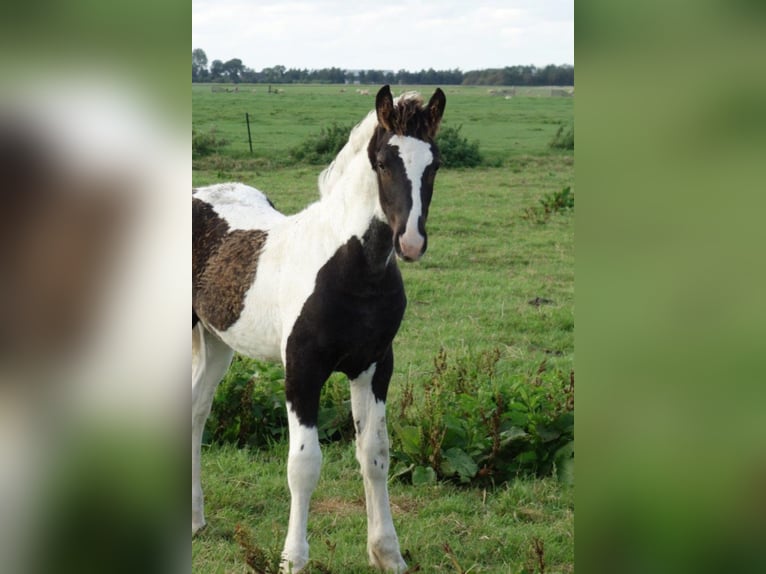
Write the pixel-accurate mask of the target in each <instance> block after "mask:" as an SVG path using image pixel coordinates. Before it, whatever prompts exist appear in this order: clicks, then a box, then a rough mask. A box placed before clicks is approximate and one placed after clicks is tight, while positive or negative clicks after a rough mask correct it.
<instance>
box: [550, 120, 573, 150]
mask: <svg viewBox="0 0 766 574" xmlns="http://www.w3.org/2000/svg"><path fill="white" fill-rule="evenodd" d="M548 145H549V146H550V147H551V148H554V149H572V150H573V149H574V124H569V125H565V124H561V125H560V126H559V129H558V130H557V131H556V135H554V136H553V139H552V140H551V142H550V143H549V144H548Z"/></svg>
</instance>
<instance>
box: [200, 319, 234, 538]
mask: <svg viewBox="0 0 766 574" xmlns="http://www.w3.org/2000/svg"><path fill="white" fill-rule="evenodd" d="M233 355H234V351H232V350H231V349H230V348H229V347H228V346H227V345H225V344H224V343H222V342H221V341H220V340H219V339H218V338H217V337H215V336H214V335H212V334H211V333H210V332H208V331H206V330H205V328H204V327H203V326H202V324H201V323H197V325H196V326H195V327H194V328H193V329H192V534H194V533H195V532H197V531H198V530H199V529H200V528H202V527H203V526H205V511H204V500H203V494H202V484H201V482H200V456H201V448H202V431H203V430H204V429H205V421H206V420H207V417H208V415H209V414H210V407H211V405H212V404H213V397H214V396H215V389H216V387H218V383H219V382H220V381H221V379H222V378H223V376H224V374H226V369H228V368H229V364H230V363H231V358H232V356H233Z"/></svg>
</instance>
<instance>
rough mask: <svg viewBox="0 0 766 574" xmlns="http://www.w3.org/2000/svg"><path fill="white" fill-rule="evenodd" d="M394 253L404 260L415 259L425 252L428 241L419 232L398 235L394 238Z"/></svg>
mask: <svg viewBox="0 0 766 574" xmlns="http://www.w3.org/2000/svg"><path fill="white" fill-rule="evenodd" d="M395 245H396V253H397V255H399V257H401V258H402V259H404V260H405V261H417V260H418V259H420V258H421V257H422V256H423V253H425V252H426V248H427V246H428V241H427V238H426V236H425V235H421V234H420V233H413V234H407V233H404V234H402V235H399V236H398V237H397V239H396V244H395Z"/></svg>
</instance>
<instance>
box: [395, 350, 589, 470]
mask: <svg viewBox="0 0 766 574" xmlns="http://www.w3.org/2000/svg"><path fill="white" fill-rule="evenodd" d="M499 358H500V351H498V350H497V349H494V350H493V351H489V352H484V353H480V354H478V355H473V356H472V355H467V356H463V357H458V358H456V359H453V360H450V359H449V358H448V357H447V353H446V352H445V351H444V350H442V351H440V353H439V354H438V355H437V356H436V358H435V359H434V370H433V373H432V374H431V376H430V378H429V379H428V380H426V381H422V382H420V383H419V385H418V386H422V387H423V393H424V394H423V398H422V400H418V401H415V400H414V398H413V394H414V393H413V383H412V382H411V381H410V382H408V383H407V384H406V385H405V388H404V390H403V393H402V398H401V399H400V402H399V405H398V409H397V408H396V406H394V407H393V409H392V412H397V410H398V412H399V417H398V420H396V422H394V424H393V425H392V427H393V428H392V431H393V432H392V435H393V442H392V459H393V460H394V461H395V464H394V470H393V474H394V475H395V476H399V477H403V476H409V477H410V478H411V480H412V482H413V484H427V483H432V482H435V481H436V480H437V479H447V480H454V481H457V482H460V483H464V484H467V483H471V482H480V483H481V482H485V481H490V480H491V481H493V482H501V481H505V480H509V479H511V478H513V477H514V476H517V475H519V474H533V475H538V476H545V475H550V474H551V473H552V472H553V470H554V469H555V470H556V473H557V475H558V477H559V478H560V479H561V480H562V481H564V482H572V481H573V478H572V475H573V465H574V372H570V373H562V372H560V371H557V370H550V369H549V368H548V367H547V365H546V363H545V362H543V363H542V364H541V365H540V366H539V368H538V369H537V370H536V372H535V373H531V374H529V375H528V376H527V377H524V378H522V379H519V380H515V381H512V380H509V379H508V378H506V377H498V376H497V373H496V368H497V364H498V360H499ZM416 403H417V404H416ZM392 418H393V417H392Z"/></svg>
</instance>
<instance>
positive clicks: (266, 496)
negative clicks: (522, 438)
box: [192, 443, 574, 574]
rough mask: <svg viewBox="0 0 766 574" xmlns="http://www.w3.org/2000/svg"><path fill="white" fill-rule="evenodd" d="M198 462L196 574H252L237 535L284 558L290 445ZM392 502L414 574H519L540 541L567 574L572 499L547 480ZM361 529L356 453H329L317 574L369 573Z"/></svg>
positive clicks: (403, 493)
mask: <svg viewBox="0 0 766 574" xmlns="http://www.w3.org/2000/svg"><path fill="white" fill-rule="evenodd" d="M204 455H205V456H204V457H203V468H202V472H203V476H204V477H205V487H206V490H205V494H206V508H207V520H208V526H207V527H206V528H205V529H204V530H203V531H202V532H201V533H200V534H198V535H197V537H196V538H195V539H194V542H193V544H192V563H193V565H194V571H195V572H211V573H213V572H216V573H217V572H227V573H228V572H243V573H244V572H249V571H250V570H248V568H247V566H246V565H245V563H244V560H243V550H242V548H241V547H240V545H239V544H238V543H237V542H236V540H235V531H236V529H237V526H238V525H239V526H240V527H242V528H244V529H245V531H246V532H247V533H248V535H249V538H250V540H251V542H252V543H253V544H254V545H256V546H257V547H259V548H261V549H263V550H264V551H265V552H267V553H268V554H271V555H273V556H276V555H278V554H279V552H280V551H281V547H282V543H283V542H284V536H285V534H286V533H287V514H288V512H289V492H288V489H287V480H286V478H285V474H284V464H285V460H286V456H287V448H286V445H282V444H280V445H277V446H275V447H274V448H273V449H270V450H268V451H257V452H253V451H250V450H247V449H235V448H233V447H231V446H226V447H213V448H211V449H209V450H206V451H205V453H204ZM390 495H391V503H392V510H393V516H394V522H395V524H396V526H397V531H398V535H399V541H400V543H401V548H402V552H403V553H404V554H405V555H406V557H407V561H408V565H409V566H410V567H411V568H412V567H415V566H417V565H419V566H420V568H421V571H423V572H453V573H454V572H458V571H459V570H457V569H456V567H455V564H454V562H453V559H454V560H455V561H457V563H458V564H459V566H460V567H461V569H462V570H463V571H469V570H470V572H493V573H494V572H497V573H502V572H507V573H513V574H516V573H519V572H521V571H522V570H523V569H524V568H525V566H528V565H529V564H537V558H536V554H535V550H534V548H535V540H536V539H537V540H540V541H542V543H543V548H544V560H545V563H546V572H549V573H550V572H572V571H573V552H572V548H573V533H574V492H573V489H572V488H568V487H561V486H560V485H559V484H557V483H556V482H555V481H554V480H553V479H546V480H517V481H514V482H513V483H510V484H506V485H503V486H500V487H498V488H494V489H486V490H483V489H460V488H458V487H456V486H453V485H449V484H437V485H435V486H428V487H425V486H424V487H418V488H415V487H412V486H408V485H405V484H402V483H398V482H392V483H391V485H390ZM366 529H367V525H366V514H365V511H364V490H363V487H362V480H361V477H360V476H359V473H358V470H357V463H356V460H355V458H354V448H353V445H351V444H340V443H335V444H332V445H329V446H327V447H325V448H324V465H323V468H322V476H321V479H320V487H319V488H318V489H317V491H316V492H315V494H314V497H313V499H312V502H311V512H310V519H309V544H311V557H312V561H314V562H315V563H316V564H315V568H316V569H315V570H314V572H319V571H321V570H320V569H319V568H320V567H322V566H323V567H326V568H328V569H329V570H331V571H332V572H336V573H354V572H361V573H371V572H374V571H375V570H373V569H372V568H369V567H368V566H367V551H366V540H367V538H366ZM445 544H446V545H449V547H450V548H451V549H452V558H451V557H450V555H449V553H448V552H447V551H445V547H444V546H445ZM333 547H334V550H333V549H332V548H333ZM536 571H537V570H534V569H530V570H529V572H536Z"/></svg>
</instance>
